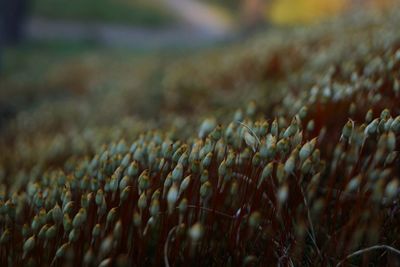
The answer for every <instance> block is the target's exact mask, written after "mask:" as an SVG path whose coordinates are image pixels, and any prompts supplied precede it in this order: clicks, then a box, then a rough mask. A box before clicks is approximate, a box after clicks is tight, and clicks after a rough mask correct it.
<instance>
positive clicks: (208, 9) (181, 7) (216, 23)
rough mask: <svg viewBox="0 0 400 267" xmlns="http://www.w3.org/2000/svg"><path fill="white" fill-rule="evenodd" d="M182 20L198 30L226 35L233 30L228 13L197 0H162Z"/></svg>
mask: <svg viewBox="0 0 400 267" xmlns="http://www.w3.org/2000/svg"><path fill="white" fill-rule="evenodd" d="M160 1H161V2H162V3H164V5H165V6H166V7H168V8H169V9H171V10H172V11H173V12H174V13H175V14H177V15H178V16H179V17H180V18H181V19H182V20H184V21H185V22H186V23H188V24H189V25H191V26H192V27H194V28H195V29H197V30H200V31H203V32H206V33H208V34H212V35H216V36H219V35H225V34H227V33H228V32H231V31H232V22H231V21H230V18H229V16H228V14H227V13H225V12H223V10H219V9H217V8H215V7H214V6H212V5H210V4H205V3H202V2H199V1H197V0H160Z"/></svg>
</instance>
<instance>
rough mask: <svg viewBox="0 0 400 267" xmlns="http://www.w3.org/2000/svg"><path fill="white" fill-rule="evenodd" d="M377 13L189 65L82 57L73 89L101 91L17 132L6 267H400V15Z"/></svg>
mask: <svg viewBox="0 0 400 267" xmlns="http://www.w3.org/2000/svg"><path fill="white" fill-rule="evenodd" d="M361 15H362V16H361ZM361 15H360V14H359V15H357V16H352V17H348V18H342V19H339V20H337V21H334V22H331V23H329V24H324V25H318V26H313V27H311V28H299V29H293V30H286V31H278V30H271V31H270V32H268V33H266V34H265V35H264V36H261V37H257V38H256V39H254V40H249V41H246V42H242V43H241V44H238V45H234V46H231V47H224V48H219V49H215V50H210V51H203V52H199V53H197V54H192V55H191V56H185V57H173V58H174V61H171V58H168V60H166V61H164V60H163V59H162V57H160V56H159V55H152V56H145V57H143V58H140V57H139V58H136V59H135V60H134V61H131V59H132V58H134V55H130V56H129V54H121V55H118V54H109V55H108V54H105V53H103V51H101V50H97V51H93V50H90V49H89V50H87V51H86V50H85V49H83V50H82V51H83V52H82V51H81V52H76V51H75V52H71V54H70V56H68V59H67V58H65V61H61V62H63V64H60V65H59V66H58V68H61V69H59V72H57V71H56V73H62V74H64V76H63V75H61V76H58V77H64V78H65V77H68V78H70V79H71V80H73V81H74V82H76V80H77V78H76V77H78V75H77V74H81V75H82V77H83V78H86V79H88V82H87V83H84V84H83V85H81V86H78V85H77V84H73V83H72V84H69V85H68V86H65V87H63V86H61V85H60V84H53V86H50V87H49V88H51V89H56V88H58V90H60V92H62V93H60V94H59V96H58V97H57V98H56V97H52V98H46V95H47V97H48V94H49V93H48V92H46V91H44V92H43V93H40V94H39V95H43V99H42V98H41V97H38V98H39V99H40V100H36V101H38V103H39V104H37V105H35V106H31V107H30V108H29V109H24V107H23V106H21V107H20V106H18V105H17V106H16V107H15V109H16V115H15V117H14V118H11V119H9V120H8V122H7V124H6V126H4V128H3V130H2V132H1V139H0V148H1V151H2V153H1V154H0V166H1V168H0V169H1V171H0V243H1V246H0V263H1V264H0V265H2V266H3V265H4V266H6V265H11V266H65V265H67V266H70V265H76V266H80V265H84V266H277V265H279V266H344V265H347V264H349V263H351V264H354V265H357V266H367V265H374V266H386V265H389V263H390V264H396V263H398V262H399V254H400V251H399V249H398V248H399V244H398V240H399V237H400V213H399V208H400V206H399V200H400V198H399V197H400V191H399V188H400V187H399V177H400V169H399V166H400V162H399V160H400V159H399V153H398V151H399V149H400V143H399V141H400V106H399V103H400V82H399V81H400V34H399V31H398V25H399V23H400V16H399V14H398V13H396V12H395V9H393V11H392V12H387V13H385V14H383V15H382V14H361ZM289 39H290V40H291V41H290V42H288V40H289ZM74 53H76V54H74ZM71 55H74V56H71ZM100 55H102V56H100ZM28 61H29V60H28ZM78 66H79V68H78ZM137 66H140V68H137ZM53 67H54V68H57V64H54V65H52V66H51V67H49V69H44V73H42V77H44V79H45V80H47V81H50V80H51V79H49V77H52V76H53V75H54V74H52V75H50V74H51V73H54V71H55V70H54V69H53ZM68 68H69V69H70V70H71V73H69V72H66V71H65V70H66V69H68ZM42 70H43V69H42ZM83 70H86V71H83ZM89 77H90V78H89ZM15 80H17V79H16V78H9V80H8V83H7V84H6V87H5V88H6V89H8V90H5V91H6V92H9V93H8V97H11V96H13V93H12V92H13V91H12V86H13V85H15V82H14V81H15ZM68 80H69V79H65V81H68ZM107 81H108V82H109V83H107ZM46 84H47V82H46ZM78 87H79V88H83V90H76V89H75V90H76V92H75V93H66V92H69V91H68V90H69V89H71V90H74V89H73V88H78ZM67 88H69V89H67ZM143 88H144V89H143ZM51 89H49V90H51ZM21 90H23V89H21ZM24 90H29V88H25V89H24ZM2 98H3V99H5V97H2ZM254 100H255V101H254ZM353 253H354V254H353Z"/></svg>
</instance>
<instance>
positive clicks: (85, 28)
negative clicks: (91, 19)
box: [27, 0, 232, 48]
mask: <svg viewBox="0 0 400 267" xmlns="http://www.w3.org/2000/svg"><path fill="white" fill-rule="evenodd" d="M159 1H160V4H163V5H165V7H166V8H169V9H171V11H172V12H174V13H175V15H176V16H177V17H178V18H180V19H181V22H180V23H179V24H177V25H173V26H168V27H165V28H157V29H152V28H146V27H140V26H127V25H115V24H102V23H85V22H77V21H61V20H48V19H42V18H32V19H31V20H30V21H29V23H28V27H27V35H28V38H29V39H31V40H40V41H43V40H59V41H93V42H96V43H99V44H102V45H107V46H133V47H146V48H159V47H166V46H193V45H201V44H205V43H210V42H215V41H219V40H223V39H225V38H228V37H229V36H230V35H231V33H232V27H231V23H230V22H229V18H228V16H227V15H226V14H224V13H223V12H222V11H219V10H217V9H215V8H213V7H212V6H209V5H207V4H203V3H200V2H198V1H196V0H159Z"/></svg>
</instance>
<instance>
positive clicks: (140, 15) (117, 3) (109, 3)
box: [33, 0, 175, 26]
mask: <svg viewBox="0 0 400 267" xmlns="http://www.w3.org/2000/svg"><path fill="white" fill-rule="evenodd" d="M33 13H34V15H35V16H39V17H44V18H49V19H66V20H74V21H85V22H86V21H87V22H102V23H121V24H132V25H144V26H162V25H166V24H170V23H172V22H174V20H175V18H174V16H173V15H172V14H171V13H169V12H168V11H167V10H166V9H165V8H164V7H163V5H161V4H160V3H158V4H156V3H155V2H152V1H143V0H135V1H129V0H73V1H69V0H36V1H35V2H34V4H33Z"/></svg>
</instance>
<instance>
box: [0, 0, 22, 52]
mask: <svg viewBox="0 0 400 267" xmlns="http://www.w3.org/2000/svg"><path fill="white" fill-rule="evenodd" d="M0 6H1V8H0V12H1V13H0V20H1V22H0V24H1V25H0V26H1V29H0V35H1V37H0V38H1V42H2V43H3V45H13V44H17V43H18V42H20V41H21V40H22V38H23V31H24V23H25V21H26V18H27V15H28V10H29V2H28V0H0Z"/></svg>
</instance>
